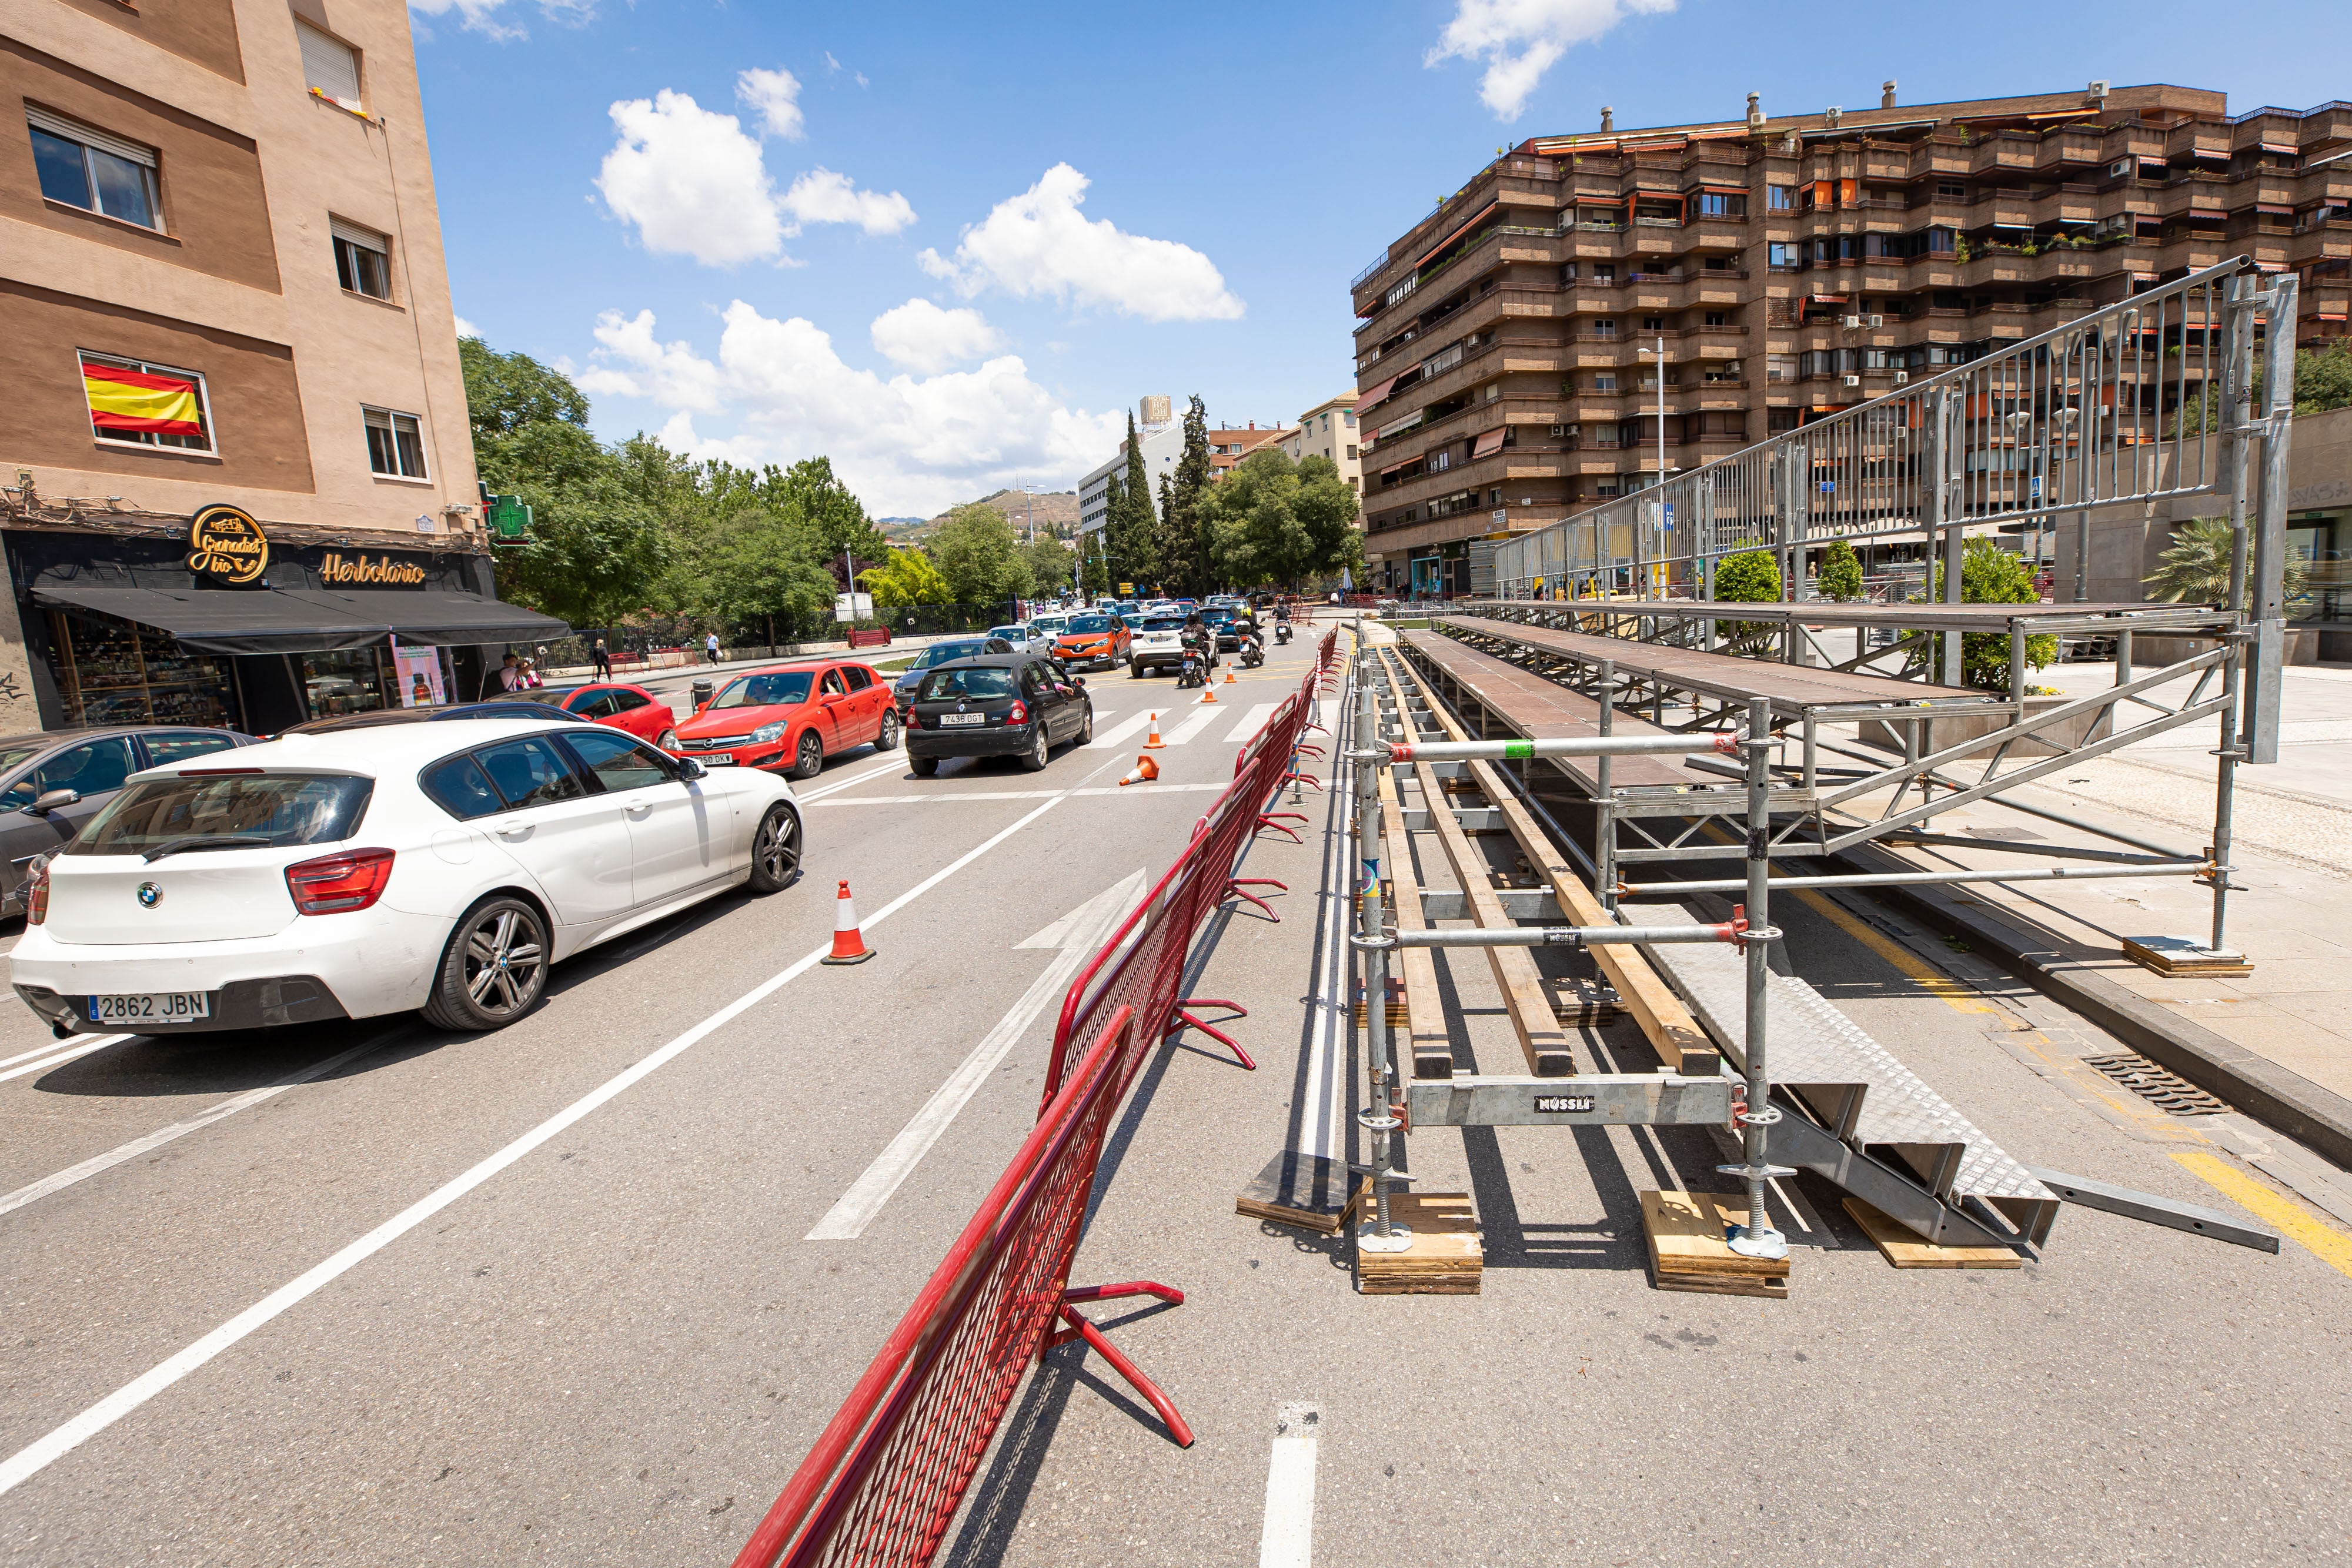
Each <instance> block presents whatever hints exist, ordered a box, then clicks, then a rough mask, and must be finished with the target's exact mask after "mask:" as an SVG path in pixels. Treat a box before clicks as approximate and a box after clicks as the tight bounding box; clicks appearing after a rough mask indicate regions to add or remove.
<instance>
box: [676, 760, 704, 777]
mask: <svg viewBox="0 0 2352 1568" xmlns="http://www.w3.org/2000/svg"><path fill="white" fill-rule="evenodd" d="M708 774H709V768H705V767H703V766H702V764H701V763H699V762H697V761H696V760H695V759H694V758H691V757H681V758H678V759H677V776H678V777H679V778H681V779H687V780H688V781H689V782H691V781H692V780H694V779H700V778H704V777H706V776H707V775H708Z"/></svg>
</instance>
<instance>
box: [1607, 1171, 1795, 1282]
mask: <svg viewBox="0 0 2352 1568" xmlns="http://www.w3.org/2000/svg"><path fill="white" fill-rule="evenodd" d="M1641 1199H1642V1235H1643V1240H1644V1241H1645V1242H1646V1243H1647V1245H1648V1248H1649V1263H1650V1278H1651V1281H1652V1283H1654V1285H1656V1287H1657V1288H1658V1289H1659V1290H1661V1291H1698V1292H1700V1293H1702V1294H1706V1295H1717V1296H1766V1297H1771V1298H1774V1299H1784V1298H1786V1297H1787V1295H1788V1293H1789V1260H1787V1259H1785V1258H1743V1257H1741V1256H1740V1255H1739V1254H1738V1253H1737V1252H1734V1251H1733V1250H1732V1249H1731V1248H1730V1246H1729V1244H1728V1243H1727V1242H1726V1241H1725V1240H1724V1232H1725V1230H1726V1229H1727V1228H1728V1227H1731V1226H1734V1225H1745V1224H1747V1223H1748V1203H1747V1200H1746V1198H1745V1197H1740V1196H1738V1195H1737V1194H1729V1195H1727V1194H1723V1193H1713V1192H1643V1194H1642V1195H1641Z"/></svg>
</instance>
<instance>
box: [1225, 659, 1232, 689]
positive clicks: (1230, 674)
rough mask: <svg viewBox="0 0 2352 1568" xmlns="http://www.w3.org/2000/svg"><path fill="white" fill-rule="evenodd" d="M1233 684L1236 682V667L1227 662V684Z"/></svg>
mask: <svg viewBox="0 0 2352 1568" xmlns="http://www.w3.org/2000/svg"><path fill="white" fill-rule="evenodd" d="M1233 684H1234V667H1233V666H1232V665H1231V664H1227V665H1226V666H1225V685H1233Z"/></svg>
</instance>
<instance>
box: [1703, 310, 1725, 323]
mask: <svg viewBox="0 0 2352 1568" xmlns="http://www.w3.org/2000/svg"><path fill="white" fill-rule="evenodd" d="M1706 324H1707V325H1708V326H1710V327H1728V326H1730V325H1731V318H1730V317H1729V316H1727V315H1726V314H1724V313H1723V312H1722V311H1720V310H1710V311H1708V312H1707V313H1706Z"/></svg>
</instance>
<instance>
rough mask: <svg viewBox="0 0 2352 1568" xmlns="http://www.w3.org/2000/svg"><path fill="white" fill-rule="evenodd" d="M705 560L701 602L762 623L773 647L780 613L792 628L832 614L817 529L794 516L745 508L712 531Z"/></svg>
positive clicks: (725, 615) (732, 617) (730, 616)
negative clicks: (706, 574) (705, 573)
mask: <svg viewBox="0 0 2352 1568" xmlns="http://www.w3.org/2000/svg"><path fill="white" fill-rule="evenodd" d="M705 559H706V561H707V563H708V565H709V568H710V572H709V577H708V579H707V580H705V582H704V584H703V591H702V595H701V607H702V608H704V609H705V610H706V611H707V612H709V614H711V615H713V616H715V617H716V618H718V619H719V620H722V621H726V622H731V623H734V624H737V625H747V624H753V623H761V624H764V625H765V627H766V629H767V633H768V643H769V644H770V645H771V646H772V645H774V643H775V641H776V622H777V620H778V619H779V618H781V619H782V621H783V622H784V625H785V627H786V628H787V629H788V630H790V629H795V628H796V626H797V624H798V623H800V622H811V621H818V620H822V619H823V618H824V617H825V616H827V615H829V614H831V613H832V611H833V594H834V580H833V574H832V573H831V572H830V571H828V570H825V562H824V555H823V554H822V552H821V550H820V549H819V545H818V539H817V535H816V531H815V530H814V528H810V527H809V525H808V524H807V523H805V522H803V521H802V520H801V519H800V518H799V517H796V516H793V515H788V514H784V513H780V512H777V511H775V510H772V508H770V507H761V506H751V507H744V508H743V509H742V510H741V511H739V512H737V513H736V514H735V515H734V516H733V517H730V518H728V519H727V520H726V521H725V522H723V523H721V524H719V526H718V528H716V529H715V530H714V531H713V535H712V538H710V540H709V544H708V546H707V554H706V557H705Z"/></svg>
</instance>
